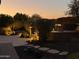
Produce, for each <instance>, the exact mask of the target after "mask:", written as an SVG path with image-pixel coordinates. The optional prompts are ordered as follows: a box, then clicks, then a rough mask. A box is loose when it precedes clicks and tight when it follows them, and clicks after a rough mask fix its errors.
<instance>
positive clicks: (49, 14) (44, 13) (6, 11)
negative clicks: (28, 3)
mask: <svg viewBox="0 0 79 59" xmlns="http://www.w3.org/2000/svg"><path fill="white" fill-rule="evenodd" d="M17 12H19V13H25V14H27V15H29V16H32V15H33V14H35V13H37V14H39V15H40V16H41V17H43V18H49V19H53V18H59V17H61V16H64V14H63V13H61V12H57V11H55V10H54V11H52V12H51V11H50V10H49V12H48V11H46V10H40V9H36V8H20V7H18V8H12V7H5V6H4V7H3V6H1V7H0V14H8V15H11V16H14V15H15V14H16V13H17Z"/></svg>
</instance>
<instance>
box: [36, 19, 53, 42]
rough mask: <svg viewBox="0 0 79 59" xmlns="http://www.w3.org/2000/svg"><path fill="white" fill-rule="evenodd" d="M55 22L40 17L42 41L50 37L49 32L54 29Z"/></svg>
mask: <svg viewBox="0 0 79 59" xmlns="http://www.w3.org/2000/svg"><path fill="white" fill-rule="evenodd" d="M53 24H54V23H53V22H52V20H49V19H40V20H38V21H37V28H38V30H39V36H40V41H43V42H45V41H46V40H47V39H48V33H49V32H50V31H51V30H52V28H53Z"/></svg>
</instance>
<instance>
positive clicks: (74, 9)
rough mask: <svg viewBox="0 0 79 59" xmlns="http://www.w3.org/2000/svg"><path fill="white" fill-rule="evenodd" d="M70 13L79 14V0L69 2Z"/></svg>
mask: <svg viewBox="0 0 79 59" xmlns="http://www.w3.org/2000/svg"><path fill="white" fill-rule="evenodd" d="M67 14H68V15H72V16H79V0H72V1H71V3H70V4H69V11H68V13H67Z"/></svg>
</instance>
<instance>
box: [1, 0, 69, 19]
mask: <svg viewBox="0 0 79 59" xmlns="http://www.w3.org/2000/svg"><path fill="white" fill-rule="evenodd" d="M69 3H70V0H2V3H1V5H0V14H1V13H3V14H9V15H11V16H14V15H15V14H16V13H17V12H19V13H25V14H27V15H30V16H31V15H33V14H39V15H41V17H44V18H59V17H64V16H65V12H66V11H67V9H68V4H69Z"/></svg>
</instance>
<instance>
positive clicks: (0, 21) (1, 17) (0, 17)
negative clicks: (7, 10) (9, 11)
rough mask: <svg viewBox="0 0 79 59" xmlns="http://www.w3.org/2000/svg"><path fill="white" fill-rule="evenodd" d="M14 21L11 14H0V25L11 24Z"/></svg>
mask: <svg viewBox="0 0 79 59" xmlns="http://www.w3.org/2000/svg"><path fill="white" fill-rule="evenodd" d="M13 22H14V20H13V18H12V16H9V15H5V14H0V27H6V26H9V25H12V24H13Z"/></svg>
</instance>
